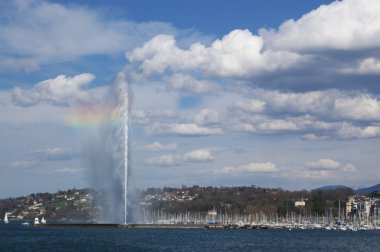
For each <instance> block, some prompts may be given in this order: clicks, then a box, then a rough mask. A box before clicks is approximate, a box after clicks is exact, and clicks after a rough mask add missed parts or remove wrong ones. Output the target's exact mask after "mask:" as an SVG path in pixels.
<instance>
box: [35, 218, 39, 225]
mask: <svg viewBox="0 0 380 252" xmlns="http://www.w3.org/2000/svg"><path fill="white" fill-rule="evenodd" d="M38 224H40V220H39V219H38V217H36V218H34V225H38Z"/></svg>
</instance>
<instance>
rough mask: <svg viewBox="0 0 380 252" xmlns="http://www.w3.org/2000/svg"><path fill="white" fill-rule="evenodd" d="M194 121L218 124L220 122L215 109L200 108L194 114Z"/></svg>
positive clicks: (204, 123) (200, 123) (201, 123)
mask: <svg viewBox="0 0 380 252" xmlns="http://www.w3.org/2000/svg"><path fill="white" fill-rule="evenodd" d="M194 121H195V123H197V124H199V125H212V124H218V123H220V115H219V112H218V111H217V110H214V109H202V110H200V111H199V112H198V113H197V114H196V115H195V118H194Z"/></svg>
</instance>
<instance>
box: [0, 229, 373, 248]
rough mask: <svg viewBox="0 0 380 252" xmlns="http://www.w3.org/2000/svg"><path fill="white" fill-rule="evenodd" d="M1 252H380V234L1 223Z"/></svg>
mask: <svg viewBox="0 0 380 252" xmlns="http://www.w3.org/2000/svg"><path fill="white" fill-rule="evenodd" d="M0 251H7V252H10V251H36V252H37V251H192V252H194V251H380V232H378V231H361V232H360V231H358V232H350V231H345V232H342V231H327V230H294V229H293V230H291V231H290V230H254V229H227V230H207V229H118V228H33V227H25V226H22V225H21V223H19V222H17V223H10V224H4V223H0Z"/></svg>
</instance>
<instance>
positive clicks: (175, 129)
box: [145, 123, 223, 136]
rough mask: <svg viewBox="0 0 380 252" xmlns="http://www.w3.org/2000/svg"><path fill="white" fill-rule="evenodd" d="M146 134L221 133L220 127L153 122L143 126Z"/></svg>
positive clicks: (196, 134) (195, 134) (191, 134)
mask: <svg viewBox="0 0 380 252" xmlns="http://www.w3.org/2000/svg"><path fill="white" fill-rule="evenodd" d="M145 133H146V134H176V135H180V136H207V135H219V134H222V133H223V132H222V130H221V129H220V128H210V127H202V126H198V125H197V124H194V123H173V124H162V123H154V124H152V125H150V126H147V127H146V128H145Z"/></svg>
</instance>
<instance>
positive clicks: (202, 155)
mask: <svg viewBox="0 0 380 252" xmlns="http://www.w3.org/2000/svg"><path fill="white" fill-rule="evenodd" d="M183 159H184V160H185V161H189V162H209V161H212V160H214V157H213V156H212V154H211V152H210V150H208V149H198V150H193V151H190V152H187V153H186V154H185V155H184V156H183Z"/></svg>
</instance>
